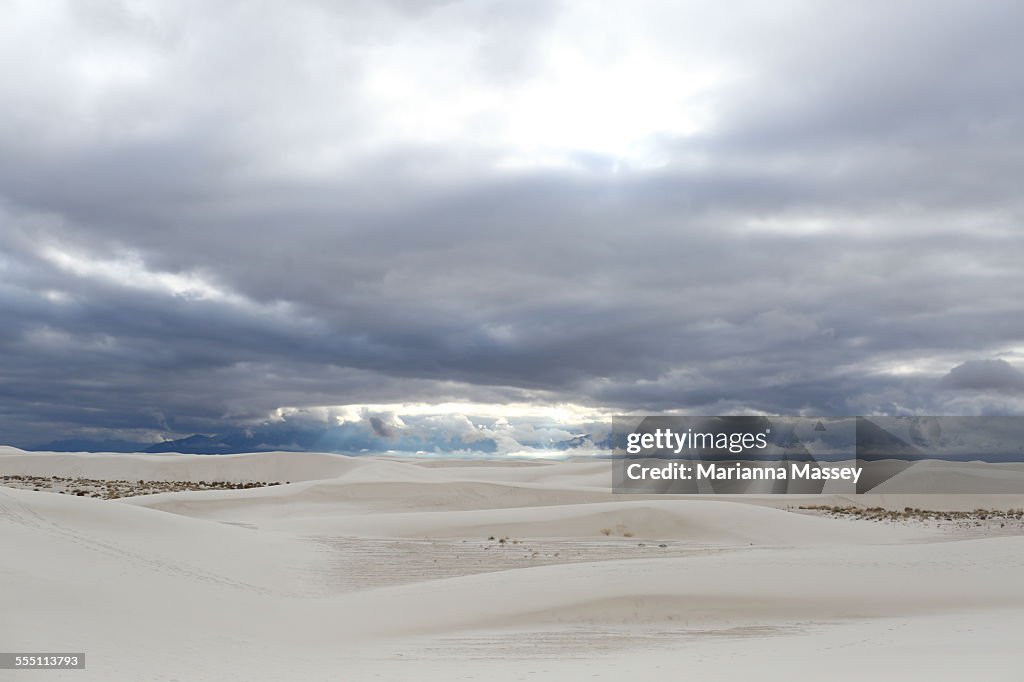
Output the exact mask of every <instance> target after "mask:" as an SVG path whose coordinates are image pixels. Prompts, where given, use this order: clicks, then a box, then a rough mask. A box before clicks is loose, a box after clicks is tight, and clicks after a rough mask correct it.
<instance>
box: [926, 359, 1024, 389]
mask: <svg viewBox="0 0 1024 682" xmlns="http://www.w3.org/2000/svg"><path fill="white" fill-rule="evenodd" d="M943 383H944V384H945V385H946V386H948V387H949V388H952V389H963V390H971V391H986V390H996V391H1020V390H1021V389H1024V372H1021V371H1020V370H1019V369H1017V368H1016V367H1014V366H1013V365H1011V364H1010V363H1008V362H1007V361H1006V360H1003V359H999V358H997V359H992V360H968V361H967V362H964V363H962V364H959V365H957V366H956V367H954V368H953V369H951V370H950V371H949V374H947V375H946V376H945V377H943Z"/></svg>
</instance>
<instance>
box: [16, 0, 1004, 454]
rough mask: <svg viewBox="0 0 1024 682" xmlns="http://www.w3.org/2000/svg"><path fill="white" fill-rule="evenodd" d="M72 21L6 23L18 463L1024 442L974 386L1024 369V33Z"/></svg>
mask: <svg viewBox="0 0 1024 682" xmlns="http://www.w3.org/2000/svg"><path fill="white" fill-rule="evenodd" d="M44 5H45V3H44V4H38V3H26V4H23V5H18V6H16V7H15V8H14V9H13V10H12V20H11V21H9V22H7V26H6V28H3V29H0V31H2V32H3V34H2V35H0V45H3V46H4V47H3V48H0V49H2V50H3V53H2V54H0V83H2V84H3V86H4V89H5V92H6V93H8V96H7V97H6V98H5V100H7V102H9V105H8V106H5V107H4V109H3V111H0V225H2V227H0V314H2V317H3V322H4V323H3V325H0V441H6V442H12V443H16V444H31V443H34V442H41V441H45V440H52V439H54V438H58V437H62V436H65V435H83V434H86V435H91V434H99V435H102V434H111V435H113V436H117V437H140V438H144V439H159V438H162V437H174V436H179V435H185V434H188V433H192V432H203V433H214V432H218V431H220V430H223V429H224V428H226V427H229V426H238V425H245V424H251V423H259V422H260V420H265V419H266V418H267V416H268V415H269V414H271V413H272V412H273V411H274V410H275V409H276V408H278V407H283V406H290V407H315V406H318V405H341V404H358V403H367V402H369V403H383V402H415V401H423V402H445V401H451V400H464V401H474V402H498V403H502V402H511V401H514V402H533V403H537V404H554V403H561V402H571V403H576V404H580V405H586V406H590V407H593V408H601V409H609V410H649V411H655V410H658V411H660V410H686V411H692V412H704V413H708V412H716V413H717V412H732V411H749V410H755V411H764V412H772V413H791V412H798V411H805V412H818V413H825V414H855V413H879V412H884V413H891V414H905V413H936V414H939V413H954V414H955V413H970V414H974V413H986V414H991V413H999V412H1006V411H1010V412H1019V411H1021V407H1022V406H1021V405H1020V404H1019V402H1017V397H1015V395H1013V394H1012V392H1008V390H1007V389H1008V386H1009V385H1008V384H1006V383H1005V382H1007V381H1011V379H1012V377H1016V376H1018V374H1019V373H1018V374H1014V373H1013V372H1016V370H1013V369H1012V367H1011V365H1010V364H1006V367H1010V369H1009V370H1006V369H1005V368H1004V367H1003V365H1002V364H999V363H1004V362H1005V361H1004V360H988V361H985V362H983V363H980V364H979V363H978V362H973V363H971V362H967V363H964V360H965V359H966V358H978V357H983V358H985V357H987V358H997V357H998V358H1006V359H1009V360H1010V361H1019V359H1020V358H1021V356H1022V355H1024V344H1022V342H1021V340H1022V339H1024V315H1020V304H1019V298H1020V295H1019V292H1020V291H1024V276H1022V274H1021V270H1020V268H1019V263H1020V262H1021V259H1022V257H1024V242H1022V240H1021V239H1020V238H1019V235H1020V221H1021V218H1022V216H1024V205H1022V200H1021V197H1020V193H1019V191H1018V189H1017V187H1016V184H1017V183H1016V179H1017V178H1019V177H1021V175H1022V174H1024V156H1022V155H1021V154H1020V151H1019V150H1020V149H1021V145H1020V140H1021V139H1022V133H1024V130H1022V129H1021V121H1024V116H1022V114H1024V102H1022V94H1021V93H1024V82H1022V80H1024V76H1022V75H1021V73H1020V70H1019V69H1017V68H1016V64H1018V63H1020V62H1021V61H1022V59H1024V47H1022V46H1021V44H1020V41H1019V40H1017V37H1016V35H1015V33H1014V30H1013V28H1014V27H1016V26H1019V25H1020V23H1021V20H1022V19H1024V16H1021V14H1022V10H1021V8H1020V7H1019V6H1017V5H1015V4H1014V3H1008V2H1005V3H1004V2H993V3H985V4H984V5H978V4H977V3H968V2H962V3H947V4H945V5H943V6H942V7H941V8H939V7H936V6H934V4H932V3H924V2H898V3H894V4H891V5H887V7H886V9H885V11H884V12H883V11H880V10H878V9H877V8H866V7H857V6H850V7H847V8H844V9H841V10H839V9H837V8H834V7H829V8H825V7H823V6H821V5H819V4H816V3H800V2H797V3H793V4H792V6H791V7H790V8H789V9H788V10H787V11H785V12H783V11H781V10H779V9H776V8H773V7H767V6H764V5H763V4H762V3H735V4H730V6H725V7H722V8H719V9H713V8H708V7H704V6H696V5H693V6H690V5H680V4H679V3H665V4H659V3H650V4H647V5H644V6H643V7H641V8H639V9H638V10H637V11H635V12H631V13H630V16H628V17H623V16H612V15H610V14H609V13H608V11H607V10H602V9H598V8H597V7H596V6H594V5H592V4H590V3H578V4H574V3H563V4H552V3H517V4H516V7H515V8H514V10H508V9H507V8H506V7H504V6H500V7H499V6H498V5H491V4H488V3H437V4H431V5H426V4H422V3H413V4H411V5H410V4H407V3H388V4H385V3H351V4H335V3H315V2H310V3H293V4H290V5H288V6H287V7H284V6H281V7H277V8H272V9H268V8H264V9H262V10H261V11H260V12H259V13H257V12H255V11H254V10H253V9H252V8H251V7H250V6H248V5H246V4H242V3H239V4H234V3H219V4H218V5H217V6H216V7H213V6H210V5H209V4H206V3H196V4H189V3H180V4H177V5H173V6H169V5H159V4H152V5H150V4H146V3H142V4H140V5H133V6H132V8H131V9H129V8H127V7H121V6H118V5H115V4H103V3H99V4H96V5H92V4H87V3H74V5H73V6H68V7H65V8H61V7H59V6H44ZM509 11H512V12H513V14H511V15H510V14H508V12H509ZM53 45H61V46H63V49H61V50H53V49H51V46H53ZM580 103H582V104H580ZM584 105H586V106H584ZM689 118H692V121H693V123H692V126H691V125H689V124H687V125H683V123H684V122H685V121H684V120H683V119H689ZM961 363H963V364H961ZM950 368H954V369H953V370H952V371H950ZM947 373H948V376H946V374H947ZM944 376H945V378H943V377H944ZM1007 377H1010V378H1007ZM1000 382H1003V383H1000ZM1011 383H1012V381H1011ZM1014 386H1016V384H1014ZM964 389H971V390H964ZM381 424H383V422H381ZM374 430H376V429H374ZM378 434H380V432H379V431H378Z"/></svg>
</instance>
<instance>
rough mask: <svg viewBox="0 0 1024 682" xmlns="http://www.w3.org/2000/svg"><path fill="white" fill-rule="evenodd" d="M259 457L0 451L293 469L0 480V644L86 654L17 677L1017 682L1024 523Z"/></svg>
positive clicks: (542, 477) (526, 476) (551, 471)
mask: <svg viewBox="0 0 1024 682" xmlns="http://www.w3.org/2000/svg"><path fill="white" fill-rule="evenodd" d="M278 459H279V460H281V461H278V462H275V461H273V457H269V456H267V455H240V456H216V457H211V456H207V457H199V458H196V457H194V456H180V455H155V456H149V455H145V456H143V455H129V456H125V455H53V454H30V453H20V452H11V451H8V452H6V453H3V454H0V472H2V473H5V474H6V473H9V472H11V471H12V469H9V468H8V462H12V463H13V464H14V467H16V468H17V469H18V471H20V472H22V473H31V474H32V475H46V474H47V473H49V475H60V476H68V475H74V474H71V473H69V472H73V471H88V472H90V474H89V476H90V477H93V478H99V477H101V476H105V477H108V478H111V479H115V478H116V479H136V478H142V479H150V478H151V477H152V476H153V475H156V474H162V475H164V476H167V477H168V478H167V479H165V480H210V479H216V480H233V481H242V480H254V479H256V480H268V481H269V480H280V479H283V480H291V481H302V482H296V483H292V484H291V485H284V486H276V487H271V488H260V489H251V490H224V491H203V492H179V493H163V494H160V495H152V496H144V497H137V498H129V499H124V500H117V501H101V500H93V499H88V498H80V497H73V496H68V495H58V494H53V493H46V492H33V491H30V490H14V489H8V488H0V546H2V548H3V551H2V552H0V578H2V580H3V585H4V587H5V591H4V595H5V596H4V604H3V606H4V617H3V618H2V619H0V641H2V642H3V649H4V650H7V651H17V650H26V651H28V650H31V651H47V650H49V651H57V650H63V651H84V652H86V654H87V669H86V670H85V671H67V672H49V673H34V674H35V675H38V676H40V677H46V678H47V679H68V680H141V679H145V680H189V681H191V680H289V681H291V680H336V679H353V680H363V679H384V680H406V679H417V680H424V679H426V680H430V679H438V680H440V679H445V680H447V679H459V678H463V679H481V680H492V679H494V680H512V679H543V680H548V679H550V680H576V679H587V680H592V679H606V680H621V679H631V678H638V679H680V678H690V677H693V678H695V679H710V680H734V679H743V678H745V677H756V678H757V679H758V680H774V679H779V680H781V679H789V680H792V679H829V680H833V679H843V680H854V679H856V680H859V681H861V682H862V681H863V679H864V675H865V674H869V675H870V674H873V675H877V676H878V677H879V679H891V678H892V676H893V675H896V676H898V677H899V679H921V680H925V679H927V680H946V679H949V680H952V679H961V678H962V676H963V675H964V674H966V673H968V672H969V671H971V670H974V671H975V673H977V671H979V670H983V671H984V676H985V679H991V680H1020V679H1021V676H1020V672H1019V671H1020V670H1021V669H1022V668H1021V665H1020V663H1021V658H1020V654H1019V639H1020V637H1021V636H1022V635H1024V625H1022V623H1024V582H1022V581H1021V580H1020V579H1019V576H1020V575H1021V571H1022V569H1024V536H1001V537H978V538H976V539H970V540H962V539H956V538H955V537H952V536H950V535H948V534H944V533H941V532H939V531H936V530H934V529H925V528H920V527H911V526H892V525H884V524H873V523H867V522H863V521H841V520H835V519H825V518H818V517H809V516H805V515H801V514H795V513H792V512H788V511H784V510H781V509H776V508H772V507H769V506H762V505H758V504H736V503H735V501H732V500H728V501H723V500H719V499H717V498H704V499H675V498H667V497H658V496H651V497H639V498H638V497H634V496H613V495H611V494H609V493H608V492H607V488H604V489H603V490H602V489H601V488H600V486H599V485H598V484H597V481H598V480H599V478H600V477H601V476H605V475H606V474H607V473H608V471H607V463H605V462H581V463H575V462H563V463H545V464H541V465H529V464H516V465H514V466H488V465H487V464H485V463H484V464H481V463H479V462H474V463H472V464H467V465H465V466H462V465H460V464H459V463H456V462H447V463H446V466H437V465H434V464H432V463H425V462H424V463H420V462H409V461H399V460H395V459H392V458H382V459H378V458H358V459H356V458H347V457H338V456H334V455H315V456H304V455H303V456H295V455H294V453H283V454H281V455H279V456H278ZM214 472H216V473H217V476H214V475H213V473H214ZM546 474H548V475H546ZM260 476H262V477H263V478H262V479H260V478H259V477H260ZM277 476H279V477H280V479H279V478H274V477H277ZM317 476H323V478H321V479H317V478H316V477H317ZM191 477H197V478H191ZM828 499H831V498H828ZM975 506H980V505H978V504H976V505H975ZM604 530H608V531H609V534H608V535H607V536H606V535H605V534H604V532H603V531H604ZM627 533H628V534H629V535H628V536H627ZM491 536H494V537H495V540H488V538H489V537H491ZM503 537H509V538H510V540H509V541H507V542H506V543H499V542H498V541H497V540H498V539H500V538H503Z"/></svg>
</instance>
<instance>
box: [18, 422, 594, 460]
mask: <svg viewBox="0 0 1024 682" xmlns="http://www.w3.org/2000/svg"><path fill="white" fill-rule="evenodd" d="M381 431H382V429H376V430H375V429H374V428H372V425H371V428H365V427H360V426H357V425H354V424H353V425H340V426H332V427H324V426H322V425H318V426H309V425H293V424H288V423H276V424H261V425H258V426H255V427H252V428H247V429H242V428H237V429H230V430H228V431H225V432H224V433H221V434H216V435H206V434H193V435H191V436H187V437H185V438H178V439H174V440H166V441H163V442H160V443H146V442H135V441H127V440H110V439H107V440H99V439H87V438H66V439H61V440H55V441H51V442H49V443H42V444H40V445H37V446H35V447H32V448H28V449H30V450H43V451H51V452H149V453H159V452H182V453H189V454H200V455H228V454H237V453H240V452H267V451H276V450H284V451H294V452H306V451H315V452H338V453H346V454H358V453H361V452H384V451H395V452H430V453H436V454H445V453H449V452H452V453H455V452H467V451H470V452H481V453H488V454H495V453H497V452H498V444H497V443H496V442H495V441H494V440H492V439H490V438H483V439H478V440H472V441H464V440H463V439H462V438H461V437H460V436H458V435H454V436H445V435H444V434H439V435H438V434H432V435H431V436H429V437H424V436H423V435H422V434H420V435H417V436H412V435H407V434H403V433H400V432H399V433H386V434H385V433H381ZM522 445H523V449H524V450H525V449H528V448H530V447H534V448H543V449H547V450H562V451H568V450H576V449H580V448H586V449H602V448H610V447H611V439H610V438H609V437H602V438H600V439H599V440H598V442H596V443H595V442H594V440H593V438H592V436H591V435H590V434H582V435H578V436H575V437H573V438H570V439H566V440H562V441H557V442H547V443H524V444H522Z"/></svg>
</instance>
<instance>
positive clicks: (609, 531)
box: [601, 528, 612, 535]
mask: <svg viewBox="0 0 1024 682" xmlns="http://www.w3.org/2000/svg"><path fill="white" fill-rule="evenodd" d="M611 534H612V529H611V528H602V529H601V535H611Z"/></svg>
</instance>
